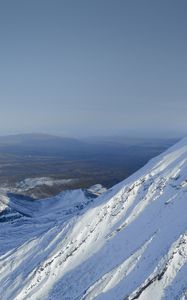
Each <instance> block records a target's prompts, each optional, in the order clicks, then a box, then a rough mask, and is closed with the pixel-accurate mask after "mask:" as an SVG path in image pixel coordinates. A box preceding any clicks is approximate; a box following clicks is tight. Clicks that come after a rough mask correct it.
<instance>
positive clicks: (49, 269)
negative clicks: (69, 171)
mask: <svg viewBox="0 0 187 300" xmlns="http://www.w3.org/2000/svg"><path fill="white" fill-rule="evenodd" d="M2 194H3V192H2ZM75 202H76V203H75ZM1 203H2V206H1V207H2V212H1V218H2V220H1V224H0V225H1V226H0V295H1V299H2V300H9V299H10V300H12V299H17V300H22V299H31V300H41V299H44V300H49V299H50V300H65V299H70V300H74V299H82V300H83V299H85V300H88V299H107V300H110V299H112V300H120V299H124V300H133V299H139V300H145V299H146V300H149V299H152V300H156V299H168V300H172V299H181V300H182V299H183V300H184V299H187V139H184V140H182V141H181V142H179V143H178V144H176V145H175V146H174V147H172V148H170V149H169V150H168V151H166V152H165V153H164V154H162V155H160V156H159V157H157V158H155V159H153V160H151V161H150V162H149V163H148V164H147V165H146V166H145V167H144V168H142V169H141V170H139V171H138V172H136V173H135V174H134V175H133V176H131V177H129V178H128V179H126V180H125V181H123V182H121V183H120V184H118V185H116V186H114V187H113V188H112V189H110V190H108V191H106V192H105V193H104V194H102V195H101V196H99V197H98V198H96V199H95V200H94V201H93V199H87V198H86V197H85V195H84V193H83V192H82V191H80V190H78V191H73V192H66V193H63V194H61V195H59V197H56V198H54V199H47V200H45V201H44V200H42V201H37V202H33V201H31V200H30V199H15V198H14V197H13V195H6V194H4V195H2V196H1ZM77 203H78V204H77Z"/></svg>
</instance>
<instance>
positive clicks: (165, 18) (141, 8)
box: [0, 0, 187, 137]
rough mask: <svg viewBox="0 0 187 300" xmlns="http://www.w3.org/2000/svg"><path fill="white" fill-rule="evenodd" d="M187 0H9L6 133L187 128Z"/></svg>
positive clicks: (1, 67) (2, 61)
mask: <svg viewBox="0 0 187 300" xmlns="http://www.w3.org/2000/svg"><path fill="white" fill-rule="evenodd" d="M186 15H187V1H186V0H180V1H177V0H173V1H171V0H164V1H163V0H157V1H155V0H141V1H139V0H32V1H27V0H21V1H20V0H16V1H15V0H1V1H0V134H1V135H4V134H13V133H25V132H40V133H42V132H43V133H50V134H58V135H64V136H71V137H79V136H98V135H101V136H102V135H126V134H128V135H146V136H153V135H154V136H174V135H187V117H186V115H187V18H186Z"/></svg>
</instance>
